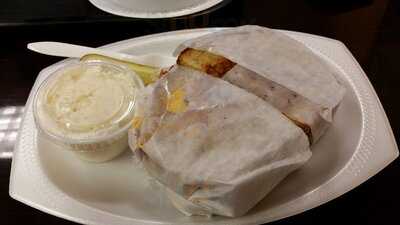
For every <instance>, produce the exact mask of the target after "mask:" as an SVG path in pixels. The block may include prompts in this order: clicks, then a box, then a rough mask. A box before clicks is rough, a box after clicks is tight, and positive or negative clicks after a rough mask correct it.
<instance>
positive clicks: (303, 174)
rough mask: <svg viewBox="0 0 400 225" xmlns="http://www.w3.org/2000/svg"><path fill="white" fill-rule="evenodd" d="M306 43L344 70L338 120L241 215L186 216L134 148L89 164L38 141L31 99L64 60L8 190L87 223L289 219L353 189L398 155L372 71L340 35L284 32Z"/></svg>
mask: <svg viewBox="0 0 400 225" xmlns="http://www.w3.org/2000/svg"><path fill="white" fill-rule="evenodd" d="M215 30H216V29H197V30H184V31H177V32H169V33H162V34H156V35H150V36H145V37H140V38H134V39H130V40H125V41H121V42H118V43H114V44H111V45H107V46H105V47H104V48H107V49H110V50H115V51H121V52H125V53H130V54H143V53H161V54H171V53H172V51H173V50H174V49H175V47H176V46H177V45H178V44H179V43H181V42H183V41H184V40H187V39H189V38H194V37H197V36H200V35H204V34H207V33H209V32H213V31H215ZM282 32H285V33H286V34H288V35H290V36H291V37H293V38H295V39H297V40H299V41H301V42H303V43H304V44H306V45H307V46H309V47H310V48H311V49H312V50H313V51H315V52H316V53H317V54H319V55H320V56H321V57H323V58H325V59H326V60H328V61H329V62H331V63H333V64H334V65H335V66H337V67H338V69H339V70H340V71H341V72H342V77H341V79H342V80H343V81H344V83H345V86H346V88H347V93H346V96H345V97H344V99H343V102H342V104H341V105H340V106H339V108H338V110H337V113H336V116H335V119H334V122H333V124H332V126H331V127H330V129H329V130H328V132H327V133H326V134H325V135H324V136H323V137H322V138H321V139H320V141H319V142H318V143H316V144H315V146H313V156H312V158H311V160H310V161H309V162H308V163H307V164H306V165H305V166H304V167H302V168H301V169H300V170H298V171H296V172H294V173H292V174H291V175H290V176H289V177H288V178H287V179H285V180H284V181H283V182H282V183H281V184H280V185H279V186H278V187H277V188H276V189H275V190H274V191H273V192H272V193H271V194H269V195H268V196H267V197H266V198H265V199H264V200H263V201H262V202H261V203H260V204H258V205H257V206H256V207H255V208H254V209H252V210H251V211H250V212H249V213H248V214H246V215H245V216H243V217H240V218H223V217H213V218H202V217H185V216H184V215H182V214H180V213H179V212H178V211H177V210H176V209H175V208H174V207H173V206H172V205H171V204H170V203H169V201H168V200H167V199H166V198H165V193H164V191H163V190H157V186H155V185H154V184H153V182H152V180H151V179H149V178H148V177H147V176H146V175H145V173H144V172H143V171H142V170H141V169H140V168H137V167H135V166H134V163H133V162H132V158H131V153H130V152H129V151H128V152H126V154H125V155H123V156H121V157H119V158H118V159H116V160H113V161H111V162H109V163H103V164H90V163H85V162H81V161H80V160H77V159H76V158H75V157H74V156H73V155H71V153H70V152H68V151H63V150H60V149H57V147H55V146H52V145H51V144H49V143H46V142H45V141H43V140H40V139H37V130H36V128H35V125H34V120H33V115H32V99H33V94H34V93H35V92H36V90H37V87H38V86H39V84H40V83H41V82H42V81H43V80H44V79H45V78H46V77H47V76H48V75H49V74H50V73H51V72H52V71H54V70H56V69H57V68H58V67H60V66H62V65H63V64H64V63H68V61H69V60H64V61H61V62H59V63H57V64H54V65H52V66H50V67H48V68H46V69H44V70H43V71H42V72H41V73H40V74H39V76H38V78H37V80H36V83H35V85H34V87H33V89H32V91H31V94H30V97H29V99H28V102H27V105H26V111H25V116H24V118H23V122H22V127H21V130H20V133H19V137H18V142H17V145H16V147H15V151H14V158H13V162H12V169H11V178H10V179H11V180H10V195H11V197H13V198H14V199H16V200H18V201H21V202H23V203H25V204H27V205H30V206H32V207H34V208H37V209H39V210H42V211H45V212H47V213H50V214H53V215H55V216H59V217H62V218H65V219H69V220H72V221H76V222H80V223H85V224H104V225H114V224H115V225H117V224H118V225H125V224H126V225H128V224H129V225H150V224H182V225H183V224H185V225H194V224H197V225H227V224H229V225H239V224H240V225H253V224H261V223H265V222H269V221H273V220H277V219H280V218H284V217H288V216H291V215H294V214H297V213H300V212H303V211H305V210H308V209H311V208H313V207H316V206H318V205H321V204H323V203H325V202H327V201H329V200H332V199H334V198H336V197H338V196H340V195H342V194H344V193H346V192H347V191H349V190H351V189H353V188H355V187H356V186H358V185H359V184H361V183H362V182H364V181H365V180H367V179H368V178H370V177H371V176H373V175H375V174H376V173H378V172H379V171H380V170H381V169H383V168H384V167H385V166H386V165H388V164H389V163H390V162H391V161H393V160H394V159H395V158H396V157H397V156H398V149H397V146H396V143H395V139H394V137H393V133H392V130H391V128H390V125H389V123H388V120H387V118H386V115H385V113H384V111H383V108H382V106H381V104H380V102H379V100H378V98H377V95H376V93H375V91H374V90H373V88H372V86H371V84H370V82H369V81H368V79H367V76H366V75H365V73H364V72H363V71H362V69H361V67H360V66H359V64H358V63H357V62H356V60H355V59H354V58H353V56H352V55H351V54H350V52H349V51H348V50H347V48H346V47H345V46H344V45H343V44H342V43H341V42H339V41H336V40H332V39H327V38H323V37H319V36H314V35H309V34H303V33H295V32H288V31H282Z"/></svg>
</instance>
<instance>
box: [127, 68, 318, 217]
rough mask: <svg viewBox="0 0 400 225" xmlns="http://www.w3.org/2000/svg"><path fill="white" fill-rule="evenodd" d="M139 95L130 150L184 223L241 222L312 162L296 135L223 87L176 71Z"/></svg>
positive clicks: (264, 108)
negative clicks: (214, 218)
mask: <svg viewBox="0 0 400 225" xmlns="http://www.w3.org/2000/svg"><path fill="white" fill-rule="evenodd" d="M142 94H143V95H142V96H141V97H139V98H138V99H140V100H139V101H138V103H137V104H138V105H137V109H138V110H137V115H136V116H137V117H136V120H135V122H134V127H135V128H132V129H131V130H130V146H131V148H132V149H135V154H136V156H137V157H139V158H140V159H141V162H142V163H143V166H144V168H146V170H147V171H148V173H149V174H150V175H151V176H153V177H154V178H156V179H157V180H158V181H159V182H160V183H162V184H164V185H165V186H166V187H167V188H168V190H169V193H170V194H169V196H170V198H171V200H172V202H173V203H174V204H175V206H176V207H177V208H178V209H179V210H180V211H182V212H183V213H185V214H187V215H213V214H217V215H223V216H230V217H233V216H240V215H243V214H245V213H246V212H247V211H248V210H250V209H251V208H252V207H253V206H254V205H255V204H257V203H258V202H259V201H260V200H261V199H263V198H264V197H265V195H266V194H267V193H269V192H270V191H271V190H272V189H273V188H274V187H275V186H276V185H277V184H278V183H279V182H280V181H281V180H282V179H284V178H285V177H286V176H287V175H288V174H289V173H291V172H292V171H294V170H295V169H297V168H299V167H300V166H301V165H303V164H304V163H305V162H306V161H307V160H308V159H309V158H310V157H311V151H310V149H309V143H308V139H307V136H306V135H305V134H304V132H303V131H302V130H301V129H300V128H298V127H297V126H295V125H294V124H293V123H292V122H291V121H290V120H289V119H287V118H286V117H285V116H284V115H282V114H281V113H280V112H279V111H278V110H276V109H275V108H274V107H272V106H271V105H270V104H269V103H267V102H265V101H263V100H262V99H260V98H258V97H257V96H255V95H253V94H251V93H249V92H247V91H245V90H243V89H241V88H239V87H237V86H235V85H232V84H230V83H229V82H226V81H224V80H221V79H218V78H214V77H211V76H207V75H205V74H202V73H201V72H198V71H195V70H192V69H188V68H184V67H180V66H177V67H175V68H173V69H172V71H170V72H169V74H168V75H166V76H165V77H163V78H162V79H161V80H159V81H158V82H157V83H155V84H154V85H151V86H148V87H147V88H146V89H145V90H144V91H143V93H142ZM137 121H140V122H137Z"/></svg>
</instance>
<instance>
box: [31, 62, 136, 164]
mask: <svg viewBox="0 0 400 225" xmlns="http://www.w3.org/2000/svg"><path fill="white" fill-rule="evenodd" d="M141 88H143V82H142V81H141V79H140V78H139V77H138V76H137V75H136V74H135V73H134V72H133V71H131V70H129V69H128V68H125V67H122V66H118V65H114V64H110V63H105V62H79V63H70V64H67V65H65V66H63V67H62V68H60V69H58V70H57V71H55V72H54V73H53V74H51V75H49V77H48V78H47V79H46V80H45V81H43V83H42V84H41V85H40V86H39V89H38V91H37V93H36V95H35V98H34V106H33V113H34V118H35V123H36V127H37V128H38V131H39V132H38V133H39V135H40V136H41V137H43V138H46V139H48V140H50V141H51V142H53V143H55V144H57V145H61V146H62V147H63V148H64V149H67V150H70V151H73V152H74V153H76V155H77V156H78V157H79V158H81V159H83V160H86V161H90V162H104V161H108V160H111V159H113V158H115V157H116V156H118V155H119V154H121V153H122V152H123V151H124V150H126V149H127V148H128V128H129V127H130V125H131V122H132V119H133V116H134V105H135V99H136V95H137V92H138V91H139V90H140V89H141Z"/></svg>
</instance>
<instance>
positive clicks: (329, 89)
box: [175, 26, 345, 143]
mask: <svg viewBox="0 0 400 225" xmlns="http://www.w3.org/2000/svg"><path fill="white" fill-rule="evenodd" d="M186 48H193V49H197V50H204V51H208V52H211V53H214V54H217V55H220V56H224V57H225V58H227V59H229V60H231V61H233V62H235V63H237V65H236V66H234V67H233V68H232V69H231V70H230V71H228V72H227V73H226V74H225V75H224V76H223V77H222V79H224V80H227V81H229V82H230V83H232V84H234V85H236V86H239V87H241V88H243V89H245V90H247V91H249V92H250V93H253V94H255V95H257V96H258V97H260V98H263V99H264V100H265V101H267V102H269V103H270V104H272V105H273V106H274V107H275V108H277V109H278V110H279V111H281V112H282V113H284V114H285V115H286V116H288V117H289V118H291V119H293V120H294V121H296V122H299V123H301V124H303V125H305V126H307V127H309V128H310V129H311V133H312V135H309V136H310V142H311V143H313V142H315V141H317V140H318V139H319V137H321V136H322V134H323V133H324V132H325V130H326V128H327V127H328V126H329V124H330V123H331V121H332V116H333V115H332V114H333V111H334V108H335V107H336V106H337V105H338V104H339V102H340V100H341V99H342V98H343V96H344V93H345V89H344V87H343V86H342V85H341V84H340V82H338V80H337V79H336V78H337V77H339V76H338V71H337V70H336V69H335V68H333V67H332V66H331V65H329V64H328V63H327V62H325V61H324V60H323V59H321V58H320V57H319V56H317V55H315V54H314V53H313V52H312V51H311V50H309V49H308V48H307V47H306V46H304V45H303V44H302V43H300V42H298V41H296V40H294V39H292V38H290V37H288V36H286V35H284V34H282V33H280V32H277V31H274V30H271V29H268V28H264V27H259V26H243V27H238V28H234V29H227V30H223V31H220V32H215V33H211V34H209V35H205V36H202V37H199V38H196V39H192V40H189V41H187V42H185V43H183V44H182V45H181V46H179V47H178V48H177V50H176V51H175V54H176V55H179V53H180V52H182V51H183V50H184V49H186Z"/></svg>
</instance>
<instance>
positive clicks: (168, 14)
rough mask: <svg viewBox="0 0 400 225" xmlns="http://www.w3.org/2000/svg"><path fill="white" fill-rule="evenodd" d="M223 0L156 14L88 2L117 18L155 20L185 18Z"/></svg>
mask: <svg viewBox="0 0 400 225" xmlns="http://www.w3.org/2000/svg"><path fill="white" fill-rule="evenodd" d="M223 1H224V0H205V1H204V2H203V3H201V4H199V5H196V6H193V7H190V8H182V9H177V10H174V11H170V12H157V13H150V12H147V13H146V12H132V11H130V10H127V9H123V8H108V7H105V6H104V5H102V3H103V2H104V1H103V0H100V1H99V0H89V2H90V3H91V4H93V5H94V6H95V7H97V8H99V9H100V10H103V11H105V12H108V13H111V14H114V15H118V16H123V17H131V18H145V19H156V18H172V17H179V16H185V15H190V14H193V13H197V12H201V11H203V10H206V9H209V8H211V7H213V6H216V5H218V4H220V3H222V2H223Z"/></svg>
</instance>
